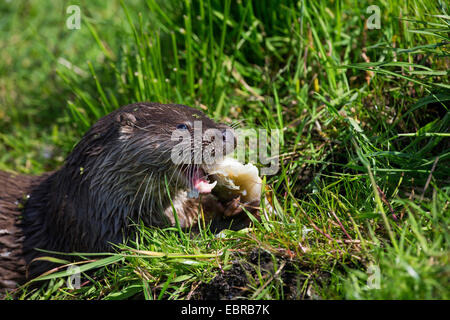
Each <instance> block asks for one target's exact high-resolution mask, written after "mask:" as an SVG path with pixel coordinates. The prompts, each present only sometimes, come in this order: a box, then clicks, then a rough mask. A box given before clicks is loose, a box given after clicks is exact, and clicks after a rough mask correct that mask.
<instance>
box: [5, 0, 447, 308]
mask: <svg viewBox="0 0 450 320" xmlns="http://www.w3.org/2000/svg"><path fill="white" fill-rule="evenodd" d="M70 4H76V3H72V2H71V3H70ZM79 4H80V8H81V11H82V23H83V24H82V28H81V30H76V31H75V30H73V31H72V30H67V29H66V28H65V19H66V17H67V15H66V14H65V8H66V7H67V6H68V5H69V3H68V2H67V3H58V5H54V6H50V5H48V7H47V5H42V4H41V2H39V3H38V2H33V1H31V2H27V3H25V2H23V3H21V2H11V3H6V2H5V3H2V4H1V5H0V12H1V13H2V20H1V24H0V49H1V50H0V61H2V62H0V71H1V72H0V74H1V76H0V127H1V128H2V129H1V132H0V141H1V143H0V169H3V170H14V171H18V172H25V173H34V174H38V173H40V172H43V171H46V170H52V169H55V168H57V167H58V166H59V165H61V163H62V162H63V159H64V156H65V155H67V154H68V152H70V150H71V148H72V146H73V145H74V143H76V142H77V140H78V139H79V138H80V137H81V136H82V134H83V133H84V132H85V130H86V129H87V128H88V127H89V126H90V125H91V124H92V123H94V122H95V121H96V119H98V118H99V117H100V116H102V115H104V114H106V113H108V112H110V111H112V110H114V109H116V108H117V107H119V106H121V105H125V104H129V103H132V102H136V101H158V102H176V103H183V104H187V105H191V106H194V107H197V108H201V109H203V110H204V111H205V112H207V113H208V114H209V115H210V116H211V117H213V118H215V119H217V120H221V121H229V122H231V121H235V120H244V121H243V122H242V123H241V126H243V127H255V128H261V127H262V128H267V129H280V130H281V132H282V135H281V150H280V171H279V172H278V173H277V174H276V175H274V176H267V177H266V183H267V187H268V191H267V192H268V195H269V196H270V197H271V198H272V203H273V205H274V206H275V209H276V211H277V212H278V214H277V215H273V216H270V219H269V221H267V220H265V219H263V221H262V222H260V223H259V222H255V224H254V226H253V228H251V229H249V230H244V231H242V232H226V234H225V235H224V237H216V236H215V235H213V234H211V233H210V232H209V231H208V230H202V231H201V232H200V234H198V235H191V234H181V235H180V233H179V232H178V230H177V229H176V228H169V229H166V230H158V229H150V228H145V227H143V226H142V227H140V228H139V230H140V236H139V237H138V239H139V241H138V242H137V243H135V244H129V245H128V246H124V245H122V246H120V247H119V248H118V251H117V254H114V255H112V256H109V257H106V258H98V257H96V256H89V255H85V258H86V260H87V261H89V262H86V264H85V266H84V269H85V270H84V271H88V269H91V268H92V269H95V271H94V272H88V273H85V274H84V275H85V278H84V282H83V286H82V288H81V289H79V290H72V289H68V288H67V287H66V279H67V276H68V272H67V271H65V270H66V269H65V268H61V270H60V271H61V273H60V274H57V273H54V274H51V275H48V276H47V277H48V278H52V279H51V280H50V281H48V282H43V283H42V287H40V288H31V287H26V288H24V289H23V290H21V291H20V293H19V297H20V298H26V299H99V298H100V299H120V298H130V297H133V296H138V297H144V298H147V299H186V298H190V297H191V295H192V294H193V292H194V291H195V289H196V288H198V287H199V286H201V285H203V284H205V283H209V282H210V281H211V279H213V278H214V276H216V275H218V274H223V273H227V272H229V271H230V270H232V268H233V266H234V265H236V261H241V262H242V261H248V259H249V258H248V257H249V256H250V253H251V252H252V250H254V249H255V248H260V249H263V250H264V251H266V252H269V253H270V254H271V255H273V257H274V258H273V259H274V260H273V261H274V263H273V266H272V268H271V269H270V270H263V269H262V267H261V268H260V267H259V266H258V265H255V266H254V270H255V271H254V272H253V273H249V274H248V278H249V279H248V287H247V290H245V291H244V293H245V298H251V299H285V298H288V297H290V296H288V293H287V292H285V291H286V288H285V287H283V285H282V284H283V280H282V279H281V275H282V273H283V272H284V271H285V270H286V269H287V268H288V267H287V264H284V262H286V261H290V262H289V268H290V272H293V273H294V274H296V275H297V276H298V279H299V280H298V285H297V291H296V298H304V297H315V298H317V297H319V298H322V299H449V290H448V288H449V284H450V283H449V272H450V270H449V267H448V265H449V261H448V260H449V254H450V250H449V249H450V235H449V229H448V226H449V225H450V214H449V213H450V210H449V200H450V199H449V198H450V188H449V183H448V182H449V180H448V177H449V176H450V169H449V165H448V164H449V162H448V159H449V157H450V148H449V145H450V144H449V131H448V128H449V124H450V121H449V120H450V119H449V117H450V116H449V111H448V101H449V100H450V94H449V82H448V70H449V69H450V59H449V31H450V28H449V24H450V16H449V14H448V11H449V8H448V7H446V6H445V3H444V2H440V1H438V2H435V3H432V2H429V1H420V0H417V1H405V2H401V3H398V2H394V1H379V2H378V3H377V5H378V6H379V7H380V12H381V20H380V22H381V28H380V29H373V30H369V29H367V28H365V27H364V25H365V19H367V18H368V16H369V14H368V13H366V8H367V7H368V6H369V5H371V4H373V3H372V2H368V1H367V2H366V1H358V2H355V1H345V0H342V1H337V0H335V1H321V2H320V3H319V2H317V3H316V2H311V1H309V2H306V1H304V2H302V1H298V2H296V1H253V2H250V1H243V0H242V1H236V2H234V1H218V0H217V1H216V0H200V1H195V2H192V3H191V2H190V1H184V2H180V1H155V0H148V1H146V2H145V3H141V2H128V1H127V3H126V6H124V4H123V3H119V2H111V3H109V4H108V5H107V6H106V5H104V4H103V3H101V2H95V1H94V2H87V1H86V2H83V1H81V2H79ZM61 58H64V59H65V60H66V61H69V62H70V63H71V65H72V67H71V68H68V67H66V66H67V63H66V64H65V65H66V66H64V65H63V64H61V61H64V60H61ZM136 249H137V250H141V251H136ZM144 251H151V252H150V253H145V252H144ZM155 252H156V253H155ZM158 253H159V254H158ZM160 253H163V255H162V256H161V254H160ZM102 264H103V265H104V264H107V266H106V267H99V266H100V265H102ZM292 265H293V267H292ZM375 275H379V277H377V279H376V281H377V282H376V283H377V284H378V286H376V288H374V287H373V286H370V284H373V283H375V282H373V281H374V276H375ZM368 284H369V286H368Z"/></svg>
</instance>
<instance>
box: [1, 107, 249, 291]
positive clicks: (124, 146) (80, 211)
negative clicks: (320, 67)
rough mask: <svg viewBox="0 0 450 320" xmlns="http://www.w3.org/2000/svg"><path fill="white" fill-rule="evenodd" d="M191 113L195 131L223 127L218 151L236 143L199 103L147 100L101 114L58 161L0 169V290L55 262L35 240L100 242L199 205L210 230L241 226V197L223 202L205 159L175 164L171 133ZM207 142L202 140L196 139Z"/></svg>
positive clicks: (90, 245) (180, 220) (73, 245)
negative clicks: (40, 168)
mask: <svg viewBox="0 0 450 320" xmlns="http://www.w3.org/2000/svg"><path fill="white" fill-rule="evenodd" d="M195 121H200V123H201V125H202V129H201V130H202V132H205V131H206V130H208V129H215V130H220V131H219V132H221V133H222V137H223V148H224V150H222V151H223V154H224V155H225V154H227V152H229V151H230V150H233V149H234V148H235V146H236V137H235V136H234V134H233V130H232V129H231V128H230V127H229V126H227V125H225V124H219V123H216V122H214V121H213V120H211V119H210V118H208V117H207V116H206V115H205V114H204V113H203V112H201V111H199V110H197V109H194V108H191V107H188V106H185V105H179V104H159V103H147V102H145V103H135V104H130V105H127V106H124V107H121V108H119V109H117V110H115V111H113V112H112V113H110V114H108V115H106V116H104V117H103V118H101V119H99V120H98V121H97V122H96V123H95V124H94V125H93V126H92V127H91V128H90V129H89V130H88V132H87V133H86V134H85V135H84V136H83V137H82V139H81V140H80V141H79V143H78V144H77V145H76V146H75V147H74V149H73V151H72V152H71V153H70V154H69V155H68V157H67V158H66V161H65V163H64V165H63V166H62V167H61V168H60V169H59V170H56V171H54V172H49V173H45V174H43V175H41V176H27V175H18V174H11V173H6V172H1V171H0V291H1V290H2V289H3V290H4V289H10V288H15V287H16V286H17V285H20V284H22V283H23V282H24V281H26V280H27V279H31V278H34V277H36V276H38V275H40V274H42V273H43V272H45V271H47V270H49V269H50V268H51V267H52V264H51V263H49V262H45V261H33V260H34V259H36V258H38V257H39V256H41V255H43V253H42V252H40V251H38V250H36V248H40V249H44V250H50V251H56V252H106V251H110V250H112V244H117V243H122V242H124V241H127V239H131V238H132V236H133V234H134V233H133V232H132V231H133V228H134V227H135V225H136V224H135V223H136V222H139V221H142V222H143V223H144V224H145V225H146V226H153V227H167V226H173V225H175V224H179V226H180V227H181V228H184V229H189V228H195V226H196V224H197V221H198V217H199V209H200V207H201V208H202V210H203V213H204V216H205V219H207V222H209V223H210V226H211V228H212V230H213V231H215V232H217V231H219V230H221V229H223V228H232V229H240V228H243V227H245V226H247V225H248V224H249V222H250V220H249V219H248V217H247V215H246V214H245V212H243V211H242V206H240V205H239V201H235V200H236V199H234V200H232V201H230V202H229V203H223V202H221V201H220V199H218V198H217V197H216V196H215V195H214V194H212V193H211V189H212V188H213V187H214V183H211V182H210V181H208V173H207V172H206V171H205V166H204V165H203V163H201V162H200V163H196V162H195V161H193V162H194V163H179V164H177V163H174V161H173V159H172V158H171V154H172V152H171V150H173V148H174V147H175V146H176V145H177V143H178V141H177V140H176V139H173V138H172V133H173V132H174V130H180V131H181V132H186V133H187V134H189V135H190V136H192V134H193V125H194V122H195ZM207 145H208V142H207V141H206V142H205V141H202V142H201V143H200V145H199V146H198V145H197V148H204V147H205V146H207ZM191 146H192V145H189V147H191ZM195 148H196V147H195V146H194V149H193V150H195ZM191 154H192V153H188V155H189V157H190V156H191ZM191 160H192V159H191ZM198 194H200V196H197V195H198ZM252 206H254V204H251V205H250V207H249V208H251V207H252ZM174 211H175V213H176V216H175V214H174ZM46 255H48V254H46ZM31 262H33V263H31Z"/></svg>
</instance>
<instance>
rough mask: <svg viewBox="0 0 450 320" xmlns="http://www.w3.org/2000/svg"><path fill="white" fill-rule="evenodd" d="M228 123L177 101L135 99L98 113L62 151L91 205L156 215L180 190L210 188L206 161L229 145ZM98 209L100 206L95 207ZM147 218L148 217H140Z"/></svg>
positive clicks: (231, 142) (194, 191) (155, 220)
mask: <svg viewBox="0 0 450 320" xmlns="http://www.w3.org/2000/svg"><path fill="white" fill-rule="evenodd" d="M235 145H236V141H235V136H234V134H233V131H232V129H231V128H230V127H228V126H227V125H224V124H218V123H216V122H214V121H213V120H211V119H210V118H208V117H207V116H206V115H205V114H204V113H203V112H201V111H199V110H196V109H194V108H191V107H188V106H184V105H177V104H159V103H137V104H132V105H128V106H125V107H122V108H120V109H118V110H116V111H114V112H112V113H110V114H109V115H107V116H105V117H103V118H101V119H100V120H99V121H97V123H95V124H94V125H93V126H92V127H91V129H90V130H89V131H88V132H87V133H86V135H85V136H84V137H83V139H82V140H81V141H80V143H79V144H78V145H77V146H76V147H75V149H74V151H73V152H72V153H71V155H70V156H69V157H68V159H67V162H66V167H67V166H69V167H72V170H71V172H72V173H73V172H74V173H75V175H80V177H81V179H82V182H81V183H82V184H86V187H87V188H88V190H90V194H89V195H88V197H89V198H92V199H91V202H92V203H94V205H93V206H94V207H95V206H97V207H98V206H100V207H102V208H103V209H104V208H105V207H106V208H110V210H114V208H122V209H123V210H125V211H127V212H126V213H124V214H125V215H127V216H130V215H132V213H133V212H134V213H135V214H136V213H137V214H138V217H139V218H144V219H145V216H150V218H149V219H150V221H149V223H150V224H152V225H155V224H156V225H159V224H160V221H159V219H158V217H157V215H156V213H157V212H162V210H164V209H165V208H166V207H167V206H168V205H170V204H169V201H168V196H167V194H168V193H170V194H171V196H172V198H173V197H174V195H175V194H176V193H177V192H178V191H180V190H186V191H188V195H189V196H190V197H196V196H197V195H198V194H199V193H200V194H204V193H210V192H211V190H212V188H213V187H214V185H215V183H210V182H209V181H208V177H207V172H206V170H205V165H206V164H211V162H214V161H216V160H220V158H221V157H223V156H224V155H226V154H228V153H230V152H231V151H233V150H234V148H235ZM99 210H100V209H99ZM145 220H148V219H145Z"/></svg>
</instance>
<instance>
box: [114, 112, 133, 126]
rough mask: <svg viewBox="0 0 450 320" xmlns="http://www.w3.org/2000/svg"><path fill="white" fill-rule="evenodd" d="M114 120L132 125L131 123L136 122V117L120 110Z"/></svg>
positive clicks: (122, 124)
mask: <svg viewBox="0 0 450 320" xmlns="http://www.w3.org/2000/svg"><path fill="white" fill-rule="evenodd" d="M116 121H117V122H118V123H119V124H120V125H121V126H132V125H133V124H135V123H136V117H135V116H133V115H132V114H131V113H127V112H122V113H119V114H118V115H117V116H116Z"/></svg>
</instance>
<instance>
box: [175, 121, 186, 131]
mask: <svg viewBox="0 0 450 320" xmlns="http://www.w3.org/2000/svg"><path fill="white" fill-rule="evenodd" d="M177 129H178V130H187V129H188V126H187V125H186V124H184V123H180V124H179V125H177Z"/></svg>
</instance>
